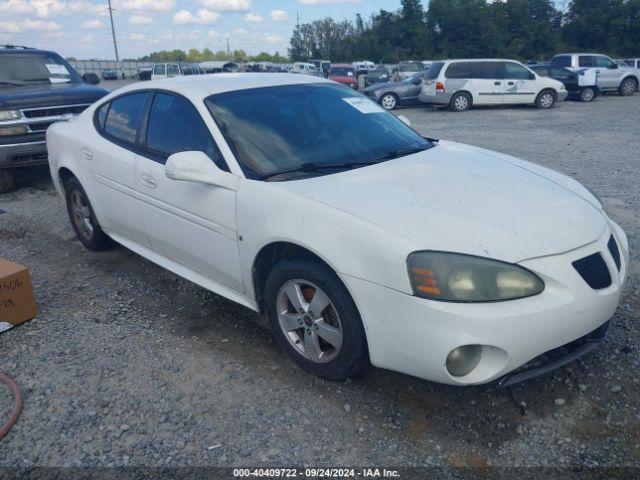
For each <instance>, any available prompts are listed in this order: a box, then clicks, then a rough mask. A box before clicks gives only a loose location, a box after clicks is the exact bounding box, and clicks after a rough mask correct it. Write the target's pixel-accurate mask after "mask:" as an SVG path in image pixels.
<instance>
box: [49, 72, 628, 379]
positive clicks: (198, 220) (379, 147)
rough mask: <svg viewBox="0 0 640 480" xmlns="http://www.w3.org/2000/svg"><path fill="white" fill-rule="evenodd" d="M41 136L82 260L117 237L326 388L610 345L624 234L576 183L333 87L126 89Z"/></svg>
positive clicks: (542, 369) (477, 369)
mask: <svg viewBox="0 0 640 480" xmlns="http://www.w3.org/2000/svg"><path fill="white" fill-rule="evenodd" d="M546 80H548V81H552V80H549V79H546ZM47 142H48V145H49V149H50V152H51V161H50V169H51V175H52V179H53V184H54V185H55V187H56V189H57V191H58V192H59V194H60V195H61V196H62V197H63V198H64V200H65V201H66V204H67V211H68V214H69V220H70V223H71V225H72V227H73V229H74V230H75V232H76V235H77V237H78V239H79V240H80V242H82V244H83V245H84V246H85V247H86V248H88V249H90V250H94V251H95V250H104V249H105V248H108V247H109V246H110V243H111V240H115V241H117V242H118V243H120V244H122V245H124V246H125V247H126V248H128V249H130V250H132V251H134V252H136V253H138V254H139V255H141V256H142V257H144V258H147V259H148V260H150V261H152V262H154V263H156V264H158V265H160V266H161V267H164V268H166V269H168V270H170V271H172V272H173V273H175V274H176V275H179V276H181V277H184V278H186V279H187V280H190V281H192V282H195V283H196V284H198V285H200V286H202V287H203V288H205V289H208V290H210V291H213V292H215V293H216V294H218V295H221V296H223V297H225V298H228V299H230V300H232V301H234V302H237V303H239V304H241V305H244V306H246V307H248V308H251V309H253V310H254V311H257V312H264V313H265V314H266V317H267V319H268V321H269V324H270V326H271V330H272V334H273V335H274V338H275V340H276V342H277V344H278V345H279V346H280V348H281V349H282V350H283V351H284V352H285V353H286V354H287V355H288V356H289V357H290V358H292V359H293V361H295V362H296V363H297V364H298V365H299V366H300V368H302V369H304V370H306V371H307V372H310V373H312V374H314V375H318V376H320V377H323V378H327V379H331V380H344V379H347V378H351V377H353V376H355V375H357V374H358V373H360V372H362V371H363V370H364V369H365V368H366V367H367V366H368V365H369V364H373V365H374V366H377V367H380V368H385V369H390V370H395V371H398V372H402V373H405V374H408V375H414V376H417V377H420V378H424V379H427V380H431V381H435V382H441V383H446V384H451V385H458V386H468V385H476V384H483V383H487V382H491V381H494V380H496V381H498V383H499V384H500V385H502V386H507V385H510V384H513V383H517V382H519V381H523V380H526V379H528V378H532V377H535V376H538V375H542V374H544V373H546V372H548V371H550V370H552V369H554V368H559V367H560V366H563V365H565V364H566V363H568V362H570V361H572V360H575V359H576V358H578V357H579V356H581V355H584V354H585V353H586V352H588V351H591V350H592V349H594V348H596V346H597V345H598V344H599V343H600V342H602V340H604V338H605V336H606V334H607V331H608V329H609V327H610V326H611V322H610V319H611V317H612V316H613V315H614V312H615V311H616V308H617V306H618V304H619V302H620V299H621V296H622V292H623V290H624V286H625V282H626V278H627V276H628V272H629V270H630V262H629V244H628V241H627V237H626V236H625V233H624V231H623V230H622V229H621V228H620V227H619V226H618V225H617V224H616V223H615V222H614V221H613V220H612V219H611V218H609V217H608V215H607V214H606V212H605V210H604V207H603V205H602V204H601V203H600V201H599V200H598V199H597V198H596V197H595V196H594V195H593V194H592V193H590V192H589V191H588V190H587V189H586V188H585V187H583V186H582V185H581V184H580V183H579V182H577V181H576V180H574V179H573V178H569V177H567V176H564V175H561V174H560V173H557V172H554V171H552V170H549V169H547V168H544V167H541V166H539V165H535V164H533V163H530V162H526V161H523V160H520V159H517V158H514V157H511V156H509V155H505V154H502V153H498V152H492V151H489V150H486V149H480V148H475V147H472V146H469V145H463V144H458V143H454V142H447V141H436V140H433V139H427V138H424V137H422V136H421V135H419V134H418V133H417V132H416V131H414V130H413V129H411V128H409V127H408V126H407V125H405V123H404V122H403V121H401V119H399V118H397V117H396V116H395V115H393V114H391V113H389V112H386V111H385V110H384V109H382V108H380V107H379V106H377V105H376V104H374V103H373V102H370V101H369V100H367V99H366V98H363V97H362V96H361V95H360V94H358V93H357V92H354V91H353V90H351V89H348V88H344V87H342V86H339V85H336V84H335V83H333V82H329V81H327V80H325V79H318V78H310V77H307V76H303V75H278V76H275V75H272V74H264V73H256V74H245V75H231V74H221V75H219V76H217V77H216V78H215V80H214V79H211V78H207V77H201V78H197V77H192V78H190V79H188V80H187V81H178V80H176V79H168V80H166V81H161V82H160V81H159V82H152V83H144V84H142V83H137V84H131V85H128V86H125V87H123V88H121V89H119V90H117V91H115V92H113V93H111V94H110V95H109V96H108V97H106V98H105V99H103V100H101V101H99V102H97V103H96V104H94V105H93V106H91V107H90V108H89V109H88V110H87V111H85V112H83V113H82V114H81V115H80V117H79V118H78V119H77V120H76V121H74V122H72V123H69V124H64V123H62V124H56V125H54V126H53V127H52V128H50V130H49V131H48V132H47ZM283 206H286V207H283ZM43 248H46V244H45V245H44V246H43ZM71 248H72V247H71V246H70V249H71ZM73 251H75V247H73ZM74 255H77V254H74ZM72 256H73V255H72ZM243 352H244V350H243V349H238V350H237V352H236V353H235V355H237V356H241V355H243ZM246 354H247V355H251V354H252V352H250V351H247V352H246ZM306 381H307V380H305V382H306ZM301 383H302V382H301ZM393 387H394V388H395V386H393Z"/></svg>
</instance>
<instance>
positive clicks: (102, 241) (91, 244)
mask: <svg viewBox="0 0 640 480" xmlns="http://www.w3.org/2000/svg"><path fill="white" fill-rule="evenodd" d="M64 190H65V199H66V201H67V213H68V214H69V220H70V221H71V225H72V226H73V230H74V231H75V232H76V235H77V237H78V239H79V240H80V242H82V244H83V245H84V246H85V247H87V248H88V249H89V250H93V251H94V252H100V251H102V250H106V249H108V248H109V247H111V246H112V245H113V241H112V240H111V239H110V238H109V237H108V236H107V234H106V233H104V231H102V228H101V227H100V224H99V223H98V219H97V218H96V214H95V213H94V211H93V207H92V206H91V202H89V197H88V196H87V193H86V192H85V191H84V188H82V185H80V182H79V181H78V179H77V178H76V177H71V178H70V179H69V180H67V181H66V183H65V184H64ZM76 195H79V196H80V197H81V198H82V200H83V202H84V206H85V208H86V209H87V210H88V217H86V218H87V221H88V223H89V225H90V227H91V228H90V229H89V228H88V227H87V228H85V227H83V226H82V223H81V220H80V219H79V218H78V215H77V214H76V213H77V212H75V211H74V205H75V204H76V203H77V202H76V200H75V199H76V198H77V197H76Z"/></svg>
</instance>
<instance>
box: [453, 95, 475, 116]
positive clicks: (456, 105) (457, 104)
mask: <svg viewBox="0 0 640 480" xmlns="http://www.w3.org/2000/svg"><path fill="white" fill-rule="evenodd" d="M469 108H471V96H470V95H469V94H468V93H466V92H460V93H456V94H455V95H454V96H453V97H452V98H451V101H450V102H449V110H451V111H453V112H464V111H466V110H469Z"/></svg>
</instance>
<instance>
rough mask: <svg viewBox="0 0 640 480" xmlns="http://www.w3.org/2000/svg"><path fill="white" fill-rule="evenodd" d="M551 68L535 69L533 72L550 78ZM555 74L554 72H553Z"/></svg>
mask: <svg viewBox="0 0 640 480" xmlns="http://www.w3.org/2000/svg"><path fill="white" fill-rule="evenodd" d="M549 70H551V69H549V68H547V67H534V68H533V71H534V72H536V73H537V74H538V75H541V76H543V77H548V76H549ZM551 71H552V73H553V70H551Z"/></svg>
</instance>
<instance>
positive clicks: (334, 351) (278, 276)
mask: <svg viewBox="0 0 640 480" xmlns="http://www.w3.org/2000/svg"><path fill="white" fill-rule="evenodd" d="M265 306H266V312H267V317H268V319H269V323H270V324H271V328H272V330H273V334H274V336H275V339H276V341H277V342H278V345H279V346H280V348H281V349H282V350H283V351H284V352H285V353H286V354H287V355H288V356H289V357H291V358H292V359H293V361H295V362H296V363H297V364H298V366H300V367H301V368H302V369H303V370H306V371H307V372H309V373H312V374H314V375H317V376H319V377H322V378H326V379H328V380H344V379H346V378H349V377H353V376H356V375H357V374H359V373H360V372H362V370H364V368H366V366H367V365H368V364H369V354H368V350H367V342H366V337H365V333H364V327H363V326H362V321H361V320H360V314H359V313H358V310H357V308H356V306H355V304H354V302H353V300H352V299H351V296H350V295H349V292H348V291H347V289H346V288H345V287H344V285H343V284H342V282H341V281H340V279H339V278H338V276H337V275H336V274H335V273H334V272H332V271H331V270H330V269H328V268H327V267H325V266H324V265H322V264H320V263H318V262H313V261H309V260H302V259H291V260H285V261H283V262H281V263H279V264H277V265H276V266H275V267H274V268H273V270H272V271H271V273H270V274H269V277H268V278H267V283H266V287H265Z"/></svg>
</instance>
